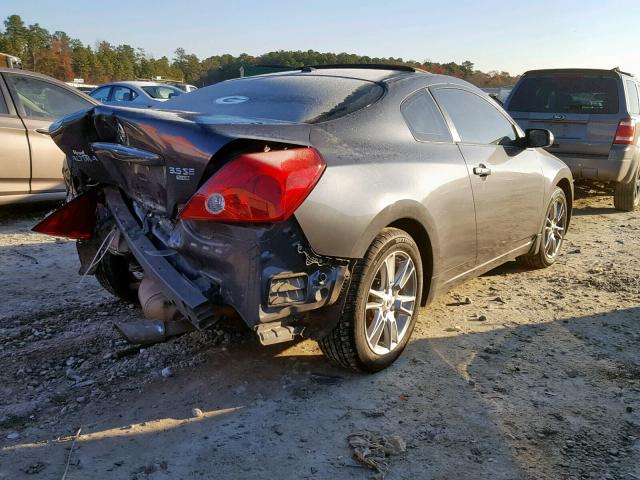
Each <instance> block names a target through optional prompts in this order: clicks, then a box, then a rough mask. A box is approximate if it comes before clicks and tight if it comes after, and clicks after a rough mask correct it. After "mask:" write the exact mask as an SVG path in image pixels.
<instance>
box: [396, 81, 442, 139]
mask: <svg viewBox="0 0 640 480" xmlns="http://www.w3.org/2000/svg"><path fill="white" fill-rule="evenodd" d="M400 109H401V111H402V115H403V116H404V119H405V121H406V122H407V125H409V129H410V130H411V133H412V134H413V136H414V137H415V139H416V140H420V141H425V142H450V141H451V140H452V139H451V134H450V133H449V128H448V127H447V125H446V124H445V122H444V118H443V117H442V114H441V113H440V110H438V106H437V105H436V104H435V102H434V101H433V99H432V98H431V95H429V93H428V92H427V91H426V90H421V91H419V92H416V93H414V94H413V95H411V96H410V97H409V98H407V99H406V100H405V101H404V102H402V105H401V107H400Z"/></svg>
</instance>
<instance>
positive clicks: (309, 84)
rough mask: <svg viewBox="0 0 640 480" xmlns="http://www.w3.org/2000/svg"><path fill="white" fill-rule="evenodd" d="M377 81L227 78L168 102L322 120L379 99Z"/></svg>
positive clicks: (245, 115)
mask: <svg viewBox="0 0 640 480" xmlns="http://www.w3.org/2000/svg"><path fill="white" fill-rule="evenodd" d="M383 93H384V89H383V88H382V87H381V86H380V85H378V84H377V83H374V82H369V81H366V80H357V79H352V78H342V77H329V76H320V75H317V76H316V75H307V74H302V75H278V76H259V77H249V78H246V79H240V80H228V81H226V82H220V83H216V84H215V85H211V86H209V87H205V88H200V89H198V90H196V91H195V92H191V93H189V94H188V95H182V96H180V97H178V98H174V99H172V100H169V101H168V102H167V103H165V105H164V106H163V108H169V109H178V110H188V111H193V112H199V113H205V114H210V115H216V116H223V117H227V118H229V117H235V119H236V120H237V121H242V119H254V120H256V119H258V120H259V119H269V120H277V121H285V122H301V123H317V122H322V121H327V120H333V119H335V118H339V117H342V116H344V115H347V114H349V113H352V112H354V111H356V110H359V109H361V108H363V107H366V106H367V105H370V104H371V103H373V102H375V101H376V100H378V99H379V98H380V97H381V96H382V94H383Z"/></svg>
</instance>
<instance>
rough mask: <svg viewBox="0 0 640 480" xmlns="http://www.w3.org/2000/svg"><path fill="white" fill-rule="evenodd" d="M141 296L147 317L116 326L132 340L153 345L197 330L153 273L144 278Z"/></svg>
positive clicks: (131, 341)
mask: <svg viewBox="0 0 640 480" xmlns="http://www.w3.org/2000/svg"><path fill="white" fill-rule="evenodd" d="M138 299H139V300H140V305H141V306H142V312H143V314H144V316H145V318H147V320H139V321H137V322H126V323H116V324H115V329H116V330H117V331H118V332H119V333H120V335H122V336H123V337H124V338H125V339H126V340H127V341H128V342H129V343H134V344H141V345H151V344H154V343H159V342H164V341H165V340H167V339H169V338H171V337H175V336H177V335H182V334H183V333H187V332H190V331H192V330H195V327H194V326H193V324H192V323H191V322H189V321H188V320H186V319H185V318H184V317H183V316H182V314H181V313H180V312H179V311H178V308H177V307H176V305H175V304H174V303H173V302H171V301H170V300H169V299H167V297H166V296H165V295H164V293H163V292H162V290H161V288H160V285H159V283H158V282H157V281H156V280H155V278H153V277H151V276H149V275H145V276H144V277H143V278H142V281H141V282H140V287H139V288H138Z"/></svg>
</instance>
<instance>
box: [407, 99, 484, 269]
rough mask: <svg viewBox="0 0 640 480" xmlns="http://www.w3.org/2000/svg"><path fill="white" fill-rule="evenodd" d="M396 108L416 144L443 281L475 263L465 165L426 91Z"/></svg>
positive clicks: (472, 216) (472, 212) (473, 220)
mask: <svg viewBox="0 0 640 480" xmlns="http://www.w3.org/2000/svg"><path fill="white" fill-rule="evenodd" d="M400 110H401V112H402V115H403V117H404V119H405V121H406V123H407V125H408V126H409V130H411V133H412V134H413V137H414V138H415V140H416V143H417V152H418V156H419V158H420V160H421V167H420V170H414V172H413V174H414V175H416V176H421V177H423V178H422V182H423V183H424V184H425V185H430V184H431V182H433V184H432V188H430V189H429V190H430V191H431V192H432V193H431V194H427V196H426V198H425V200H424V201H423V203H425V206H426V207H427V210H428V211H429V212H432V213H433V214H434V215H437V223H438V233H437V235H438V237H440V238H443V239H446V240H445V241H443V242H442V243H441V248H440V249H439V250H440V251H439V255H438V256H439V258H438V259H437V262H438V266H439V270H440V272H438V274H439V276H440V277H441V278H442V279H443V281H447V280H449V279H452V278H455V277H457V276H458V275H461V274H463V273H465V272H467V271H469V270H471V269H472V268H473V267H474V266H475V263H476V248H477V246H476V218H475V210H474V203H473V193H472V189H471V184H470V181H469V173H468V171H467V167H466V163H465V161H464V158H463V156H462V154H461V153H460V150H459V149H458V147H457V145H456V144H455V143H454V142H453V137H452V136H451V132H450V131H449V128H448V127H447V123H446V121H445V119H444V117H443V116H442V112H440V110H439V109H438V106H437V105H436V103H435V102H434V100H433V97H432V96H431V94H430V93H429V90H428V89H426V88H423V89H421V90H418V91H416V92H414V93H412V94H411V95H409V96H408V97H407V98H406V99H405V100H404V101H403V102H402V104H401V106H400Z"/></svg>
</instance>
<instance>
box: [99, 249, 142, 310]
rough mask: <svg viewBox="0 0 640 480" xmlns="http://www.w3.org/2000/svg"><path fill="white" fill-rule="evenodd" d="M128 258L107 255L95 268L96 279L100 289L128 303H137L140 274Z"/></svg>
mask: <svg viewBox="0 0 640 480" xmlns="http://www.w3.org/2000/svg"><path fill="white" fill-rule="evenodd" d="M135 270H136V269H135V265H134V264H133V262H132V261H131V258H130V257H129V256H125V255H114V254H112V253H107V254H106V255H105V256H104V257H103V258H102V260H100V262H99V263H98V265H97V266H96V272H95V275H96V278H97V279H98V282H100V285H102V288H104V289H105V290H106V291H108V292H109V293H111V294H112V295H114V296H116V297H118V298H120V299H122V300H124V301H126V302H130V303H137V302H138V287H139V286H140V280H141V273H140V272H137V271H135Z"/></svg>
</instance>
